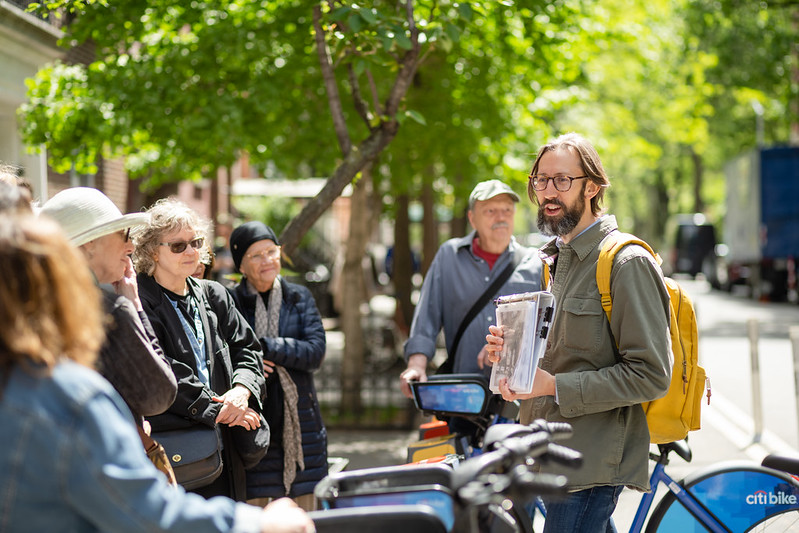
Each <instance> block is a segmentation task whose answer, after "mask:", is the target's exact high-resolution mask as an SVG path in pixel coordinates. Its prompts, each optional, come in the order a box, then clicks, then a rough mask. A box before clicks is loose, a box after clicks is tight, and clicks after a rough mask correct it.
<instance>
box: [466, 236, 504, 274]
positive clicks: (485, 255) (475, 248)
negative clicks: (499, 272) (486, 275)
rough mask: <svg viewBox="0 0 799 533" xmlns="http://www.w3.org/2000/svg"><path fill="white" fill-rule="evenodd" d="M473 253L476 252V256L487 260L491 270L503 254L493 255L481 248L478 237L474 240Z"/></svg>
mask: <svg viewBox="0 0 799 533" xmlns="http://www.w3.org/2000/svg"><path fill="white" fill-rule="evenodd" d="M472 252H474V255H476V256H477V257H480V258H482V259H485V262H486V263H488V269H489V270H491V269H492V268H494V263H496V262H497V259H499V256H500V255H502V254H492V253H490V252H486V251H485V250H483V249H482V248H480V245H479V244H478V238H477V237H475V238H474V239H472Z"/></svg>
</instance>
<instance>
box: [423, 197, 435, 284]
mask: <svg viewBox="0 0 799 533" xmlns="http://www.w3.org/2000/svg"><path fill="white" fill-rule="evenodd" d="M437 251H438V220H437V219H436V199H435V191H434V190H433V185H432V183H425V184H424V185H422V275H425V276H426V275H427V270H428V269H429V268H430V263H432V262H433V257H435V255H436V252H437Z"/></svg>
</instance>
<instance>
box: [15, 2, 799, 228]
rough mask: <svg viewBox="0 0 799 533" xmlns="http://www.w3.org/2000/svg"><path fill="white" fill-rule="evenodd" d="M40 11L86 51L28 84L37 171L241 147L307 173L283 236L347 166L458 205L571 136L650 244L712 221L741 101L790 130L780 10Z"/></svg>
mask: <svg viewBox="0 0 799 533" xmlns="http://www.w3.org/2000/svg"><path fill="white" fill-rule="evenodd" d="M44 4H45V7H47V8H50V9H60V10H64V9H67V10H72V11H73V12H74V16H72V23H71V24H70V25H69V26H68V34H67V37H66V38H65V40H64V44H65V45H72V44H77V43H91V44H92V46H93V47H94V50H95V60H94V61H93V62H92V63H90V64H89V65H68V64H54V65H50V66H48V67H46V68H44V69H42V70H41V71H40V72H39V73H38V75H37V77H36V78H35V79H34V80H31V82H30V89H29V96H30V99H29V102H28V103H27V104H26V105H25V106H23V109H22V111H21V116H22V120H21V123H22V124H23V129H24V132H23V133H24V136H25V139H26V141H27V142H28V143H29V144H31V145H44V146H45V147H46V148H47V151H48V156H49V158H50V162H51V164H52V165H53V166H54V167H55V168H56V169H57V170H65V169H67V168H71V167H74V168H75V169H76V170H78V171H79V172H92V171H93V170H94V164H95V162H96V161H97V158H98V156H100V155H106V156H107V155H122V156H125V158H126V164H127V168H128V171H129V172H130V174H131V175H132V176H136V177H145V178H147V181H148V183H150V184H153V185H158V184H160V183H164V182H168V181H172V180H179V179H193V178H197V177H200V176H203V175H208V174H210V172H211V171H212V170H213V169H215V168H217V167H220V166H227V165H230V164H231V163H232V162H233V161H235V160H236V158H237V157H238V156H239V154H240V153H241V151H246V152H248V153H249V154H250V157H251V160H252V161H253V162H255V164H257V165H261V166H262V168H264V169H265V170H266V171H267V172H269V173H270V174H272V175H281V176H288V177H308V176H325V177H328V178H329V180H330V184H331V186H330V187H329V188H327V189H326V190H325V191H323V196H324V197H323V198H320V199H319V201H318V202H317V205H315V206H311V207H309V210H310V211H313V213H307V214H306V216H305V217H304V219H303V220H302V221H298V222H297V224H295V225H293V226H292V225H291V224H290V227H289V228H287V231H289V232H290V233H293V234H296V242H298V240H299V238H300V237H301V236H302V233H304V231H305V230H307V227H308V226H309V223H311V222H312V221H313V220H314V217H315V216H318V213H319V212H320V211H321V210H324V209H325V208H326V207H327V205H329V203H330V202H331V201H332V199H333V198H335V197H336V196H338V194H340V192H341V190H342V189H343V187H344V186H345V185H346V184H347V183H349V182H350V181H352V179H353V178H355V177H356V176H357V175H358V173H359V172H360V171H361V170H362V169H363V168H364V165H366V164H369V163H372V162H376V163H377V164H378V166H377V167H376V172H374V177H375V180H376V181H377V183H378V190H379V191H380V193H381V194H382V195H383V196H384V197H385V198H386V199H387V200H388V201H387V202H386V209H387V210H388V211H389V212H390V210H391V209H392V207H393V205H394V204H393V202H391V200H390V199H391V198H392V197H393V196H394V195H396V194H403V193H411V194H412V195H413V194H415V193H416V191H418V190H420V187H421V186H422V185H424V184H427V185H429V186H432V188H433V190H434V191H435V193H436V194H437V197H438V201H439V203H440V204H441V205H443V206H446V207H447V208H449V209H455V210H457V209H462V207H463V205H464V203H465V196H466V195H467V194H468V190H469V189H470V188H471V187H472V186H473V185H474V184H475V183H476V182H477V181H480V180H482V179H487V178H490V177H500V178H502V179H505V180H507V181H509V182H511V183H515V185H514V186H515V187H517V188H519V189H520V190H523V188H524V187H525V173H526V171H527V170H528V168H527V167H528V166H529V163H530V161H531V160H532V158H533V157H534V152H535V150H536V148H537V146H539V145H540V144H542V143H543V142H545V141H546V140H547V139H548V138H549V137H551V136H552V135H555V134H558V133H563V132H566V131H572V130H574V131H579V132H582V133H584V134H585V135H586V136H587V137H589V138H590V139H591V140H592V141H593V142H594V143H595V144H596V145H597V147H598V149H599V151H600V154H601V155H602V157H603V160H604V161H605V164H606V166H607V167H608V168H609V170H611V174H612V177H613V178H614V182H613V188H612V190H611V192H610V193H609V196H608V199H609V202H610V203H611V209H612V210H613V211H614V212H617V213H618V214H619V215H620V216H622V217H623V218H624V220H625V221H626V224H625V226H626V227H629V228H630V229H631V230H634V231H635V230H641V229H643V231H644V233H647V232H649V233H651V235H649V236H650V237H652V236H655V237H656V236H658V235H657V233H658V232H659V231H661V230H662V227H660V225H659V224H657V223H654V224H653V223H652V222H651V219H652V213H653V212H654V213H662V214H670V213H675V212H680V211H688V210H694V209H702V210H706V211H707V212H708V213H709V214H711V215H713V216H715V218H716V220H718V218H719V217H720V216H722V215H723V212H722V211H721V210H720V205H721V196H722V194H723V193H722V192H721V191H722V187H721V177H720V172H719V169H720V168H721V166H722V164H723V162H724V161H725V160H726V159H728V158H730V157H732V156H734V155H736V154H737V153H739V152H740V151H742V150H744V149H746V148H747V147H751V146H753V145H754V143H755V140H756V139H755V128H754V125H755V111H754V109H755V108H759V107H762V109H763V115H764V120H765V125H766V126H765V130H766V133H765V139H766V142H777V143H779V142H785V141H787V140H788V138H789V132H790V128H791V125H792V124H795V123H796V122H797V118H796V113H797V110H796V105H797V104H796V103H795V101H796V99H797V94H799V90H797V81H795V80H792V75H793V76H794V77H797V76H796V69H797V67H796V65H797V58H796V53H795V52H792V49H795V47H796V34H797V32H796V31H795V29H796V27H797V18H798V17H799V15H797V9H798V8H797V7H796V5H795V2H785V1H781V2H777V1H771V2H769V1H760V2H744V1H737V0H651V1H647V2H640V3H635V2H632V3H631V2H629V1H624V0H605V1H602V2H595V1H591V0H555V1H545V0H504V1H495V0H486V1H472V2H467V1H465V2H457V1H452V0H437V1H436V0H408V1H407V2H405V1H401V0H371V1H368V2H363V3H359V4H356V3H352V2H342V1H334V0H328V1H310V0H270V1H256V2H252V1H248V0H193V1H192V2H184V1H182V0H130V1H127V2H104V1H96V0H84V1H69V0H58V1H50V2H45V3H44ZM792 47H793V48H792ZM755 103H756V104H755ZM753 106H755V107H753ZM758 106H759V107H758ZM298 218H303V216H302V214H301V215H300V216H298ZM292 238H293V237H292Z"/></svg>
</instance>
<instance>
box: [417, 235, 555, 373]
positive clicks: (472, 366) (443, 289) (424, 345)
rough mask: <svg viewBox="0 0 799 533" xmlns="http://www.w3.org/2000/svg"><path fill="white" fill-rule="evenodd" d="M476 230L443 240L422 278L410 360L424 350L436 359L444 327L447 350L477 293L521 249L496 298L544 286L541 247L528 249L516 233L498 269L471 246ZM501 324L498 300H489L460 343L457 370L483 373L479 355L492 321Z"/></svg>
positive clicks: (488, 283)
mask: <svg viewBox="0 0 799 533" xmlns="http://www.w3.org/2000/svg"><path fill="white" fill-rule="evenodd" d="M474 237H475V232H474V231H473V232H471V233H470V234H469V235H467V236H466V237H462V238H457V239H450V240H448V241H446V242H445V243H444V244H442V245H441V247H440V248H439V250H438V252H437V253H436V256H435V258H434V259H433V263H432V264H431V265H430V270H428V272H427V275H426V276H425V279H424V282H423V283H422V291H421V294H420V296H419V303H418V304H417V305H416V311H415V312H414V315H413V322H412V323H411V332H410V336H409V337H408V341H407V342H406V343H405V359H406V360H407V359H408V357H410V356H411V355H413V354H416V353H421V354H424V355H426V356H427V358H428V359H431V358H432V357H433V356H434V355H435V351H436V337H437V336H438V333H439V331H441V329H442V328H443V329H444V338H445V340H446V346H447V351H449V349H450V348H451V347H452V342H453V341H454V337H455V333H456V332H457V331H458V326H460V323H461V321H462V320H463V317H464V316H465V315H466V313H467V312H468V311H469V309H471V307H472V305H474V303H475V302H476V301H477V298H478V297H479V296H480V295H481V294H482V293H483V291H485V289H487V288H488V286H489V285H491V283H492V282H493V281H494V279H495V278H496V277H497V276H499V274H500V273H501V272H502V271H503V270H505V267H506V266H507V265H508V262H510V261H512V260H513V254H514V252H515V251H516V250H517V249H519V250H520V252H521V253H523V254H524V258H523V259H522V261H521V263H519V265H518V266H517V267H516V270H515V271H514V272H513V274H512V275H511V276H510V278H508V280H507V281H506V282H505V283H504V284H503V285H502V287H501V288H500V290H499V291H498V292H497V294H496V295H495V296H492V299H493V298H496V297H497V296H503V295H506V294H516V293H521V292H532V291H539V290H541V260H540V258H539V257H538V254H537V253H536V250H534V249H531V248H529V249H528V248H525V247H523V246H521V245H520V244H519V243H518V242H516V239H515V238H511V242H510V244H509V245H508V248H506V249H505V251H504V252H502V255H500V256H499V259H497V262H496V263H495V264H494V267H493V268H489V266H488V263H487V262H486V261H485V259H482V258H481V257H478V256H477V255H475V254H474V252H473V251H472V240H473V239H474ZM493 324H496V311H495V307H494V303H493V301H490V302H489V303H487V304H486V305H485V306H484V307H483V309H482V310H481V311H480V312H479V313H478V314H477V316H476V317H475V318H474V320H472V322H471V323H470V324H469V326H468V327H467V328H466V331H464V333H463V337H461V340H460V343H459V344H458V353H456V354H455V365H454V367H453V372H454V373H461V372H484V370H480V368H479V366H478V365H477V354H479V353H480V350H482V348H483V347H484V346H485V345H486V340H485V337H486V335H487V334H488V326H490V325H493Z"/></svg>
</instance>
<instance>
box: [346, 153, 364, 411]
mask: <svg viewBox="0 0 799 533" xmlns="http://www.w3.org/2000/svg"><path fill="white" fill-rule="evenodd" d="M371 189H372V176H371V166H367V167H366V168H364V170H363V172H362V173H361V178H360V179H359V180H358V182H357V183H356V184H355V187H354V188H353V192H352V197H351V198H350V230H349V236H348V238H347V243H346V247H345V250H344V266H343V268H342V290H341V330H342V332H343V333H344V354H343V359H342V362H341V405H340V409H341V413H342V414H350V413H354V414H356V415H359V414H360V413H361V412H362V411H363V405H362V402H361V384H362V380H363V367H364V359H365V355H366V349H365V345H364V341H363V337H364V335H363V327H362V324H361V304H363V303H364V302H365V301H366V286H365V280H364V272H363V258H364V255H365V254H366V243H367V241H368V240H369V233H370V227H369V222H370V220H371V219H372V217H370V216H369V211H370V207H369V204H370V203H371V201H370V200H371V196H372V195H371Z"/></svg>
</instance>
